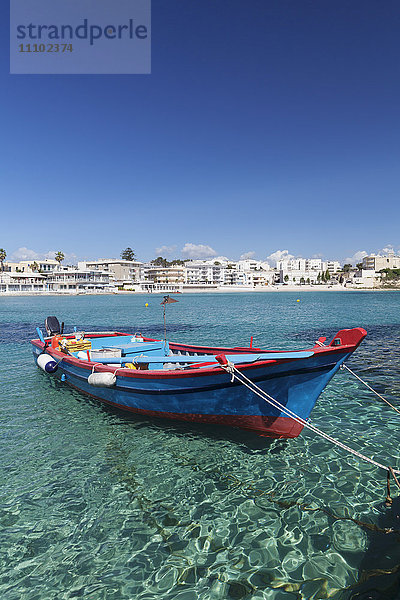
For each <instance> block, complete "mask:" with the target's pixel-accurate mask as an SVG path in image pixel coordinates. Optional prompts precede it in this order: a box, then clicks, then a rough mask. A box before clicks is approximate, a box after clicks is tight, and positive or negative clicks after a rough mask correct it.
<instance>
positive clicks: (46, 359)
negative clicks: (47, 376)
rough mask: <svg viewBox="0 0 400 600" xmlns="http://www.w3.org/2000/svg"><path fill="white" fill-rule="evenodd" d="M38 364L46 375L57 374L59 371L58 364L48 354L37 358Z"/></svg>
mask: <svg viewBox="0 0 400 600" xmlns="http://www.w3.org/2000/svg"><path fill="white" fill-rule="evenodd" d="M36 363H37V365H38V367H40V368H41V369H42V370H43V371H44V372H45V373H55V372H56V371H57V369H58V364H57V362H56V361H55V360H54V358H53V357H52V356H50V354H46V352H44V353H43V354H40V355H39V356H38V357H37V360H36Z"/></svg>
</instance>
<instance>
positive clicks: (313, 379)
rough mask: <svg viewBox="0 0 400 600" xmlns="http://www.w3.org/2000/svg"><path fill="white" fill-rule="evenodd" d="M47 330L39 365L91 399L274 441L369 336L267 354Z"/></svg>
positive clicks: (36, 351)
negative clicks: (207, 424) (249, 432)
mask: <svg viewBox="0 0 400 600" xmlns="http://www.w3.org/2000/svg"><path fill="white" fill-rule="evenodd" d="M46 330H47V335H46V337H44V335H43V333H42V332H41V330H40V329H39V328H37V331H38V338H37V339H33V340H31V344H32V348H33V355H34V358H35V361H36V363H37V365H38V366H39V367H40V368H41V369H42V370H43V371H45V372H46V373H47V374H48V375H49V376H51V377H57V378H59V379H61V381H63V382H65V383H66V384H68V385H70V386H72V387H73V388H75V389H77V390H79V391H81V392H84V393H85V394H88V395H89V396H92V397H93V398H96V399H97V400H100V401H102V402H105V403H106V404H109V405H111V406H114V407H117V408H119V409H123V410H126V411H130V412H133V413H137V414H140V415H147V416H149V417H162V418H167V419H177V420H182V421H191V422H196V423H213V424H217V425H225V426H230V427H236V428H240V429H244V430H247V431H251V432H254V433H255V434H258V435H262V436H268V437H275V438H294V437H297V436H298V435H299V434H300V432H301V430H302V429H303V426H304V423H305V422H306V421H307V419H308V418H309V416H310V413H311V411H312V409H313V408H314V406H315V403H316V401H317V399H318V397H319V396H320V394H321V392H322V391H323V390H324V388H325V387H326V385H327V384H328V383H329V381H330V380H331V379H332V377H333V376H334V375H335V373H336V372H337V371H338V369H339V368H340V366H341V365H342V364H343V362H344V361H345V360H346V359H348V358H349V356H350V355H351V354H352V353H353V352H354V350H356V348H357V347H358V346H359V345H360V343H361V342H362V340H363V339H364V337H365V336H366V335H367V333H366V331H365V330H364V329H362V328H360V327H357V328H354V329H342V330H341V331H339V332H338V333H337V334H336V335H335V336H334V338H333V339H332V340H331V341H330V342H329V343H327V344H326V343H325V342H326V338H324V337H321V338H319V340H318V341H317V342H315V344H314V345H313V346H312V347H310V348H307V349H305V350H293V351H286V350H278V351H275V350H273V351H268V350H263V349H261V348H254V347H252V344H250V346H249V347H242V346H235V347H222V346H221V347H208V346H198V345H191V344H181V343H175V342H168V341H167V340H166V339H163V340H156V339H151V338H147V337H144V336H142V335H141V334H135V335H132V334H128V333H122V332H119V331H107V332H84V333H83V332H73V333H70V334H64V333H63V326H60V324H59V322H58V319H57V318H56V317H48V318H47V319H46ZM165 338H166V336H165ZM257 390H259V391H260V390H261V391H262V392H263V394H260V393H259V392H258V393H257ZM263 395H264V396H265V397H262V396H263ZM268 398H272V399H273V400H274V401H275V404H274V403H273V402H270V401H266V399H268Z"/></svg>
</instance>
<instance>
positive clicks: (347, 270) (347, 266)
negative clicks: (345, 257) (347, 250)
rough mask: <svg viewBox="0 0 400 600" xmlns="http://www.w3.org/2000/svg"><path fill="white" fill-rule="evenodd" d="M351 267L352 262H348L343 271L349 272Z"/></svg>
mask: <svg viewBox="0 0 400 600" xmlns="http://www.w3.org/2000/svg"><path fill="white" fill-rule="evenodd" d="M350 269H351V264H350V263H346V264H345V265H343V271H344V273H348V272H349V271H350Z"/></svg>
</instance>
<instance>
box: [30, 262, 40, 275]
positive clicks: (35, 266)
mask: <svg viewBox="0 0 400 600" xmlns="http://www.w3.org/2000/svg"><path fill="white" fill-rule="evenodd" d="M31 269H32V271H33V272H34V273H37V272H38V271H39V265H38V264H37V262H36V260H35V262H34V263H32V264H31Z"/></svg>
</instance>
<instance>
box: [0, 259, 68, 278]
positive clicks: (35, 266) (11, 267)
mask: <svg viewBox="0 0 400 600" xmlns="http://www.w3.org/2000/svg"><path fill="white" fill-rule="evenodd" d="M59 267H60V263H59V262H58V261H56V260H53V259H51V258H46V259H44V260H39V259H36V260H20V261H18V262H10V261H8V262H6V263H4V268H5V270H6V271H11V272H14V271H15V272H16V273H44V274H46V273H52V272H53V271H55V270H56V269H58V268H59Z"/></svg>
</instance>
